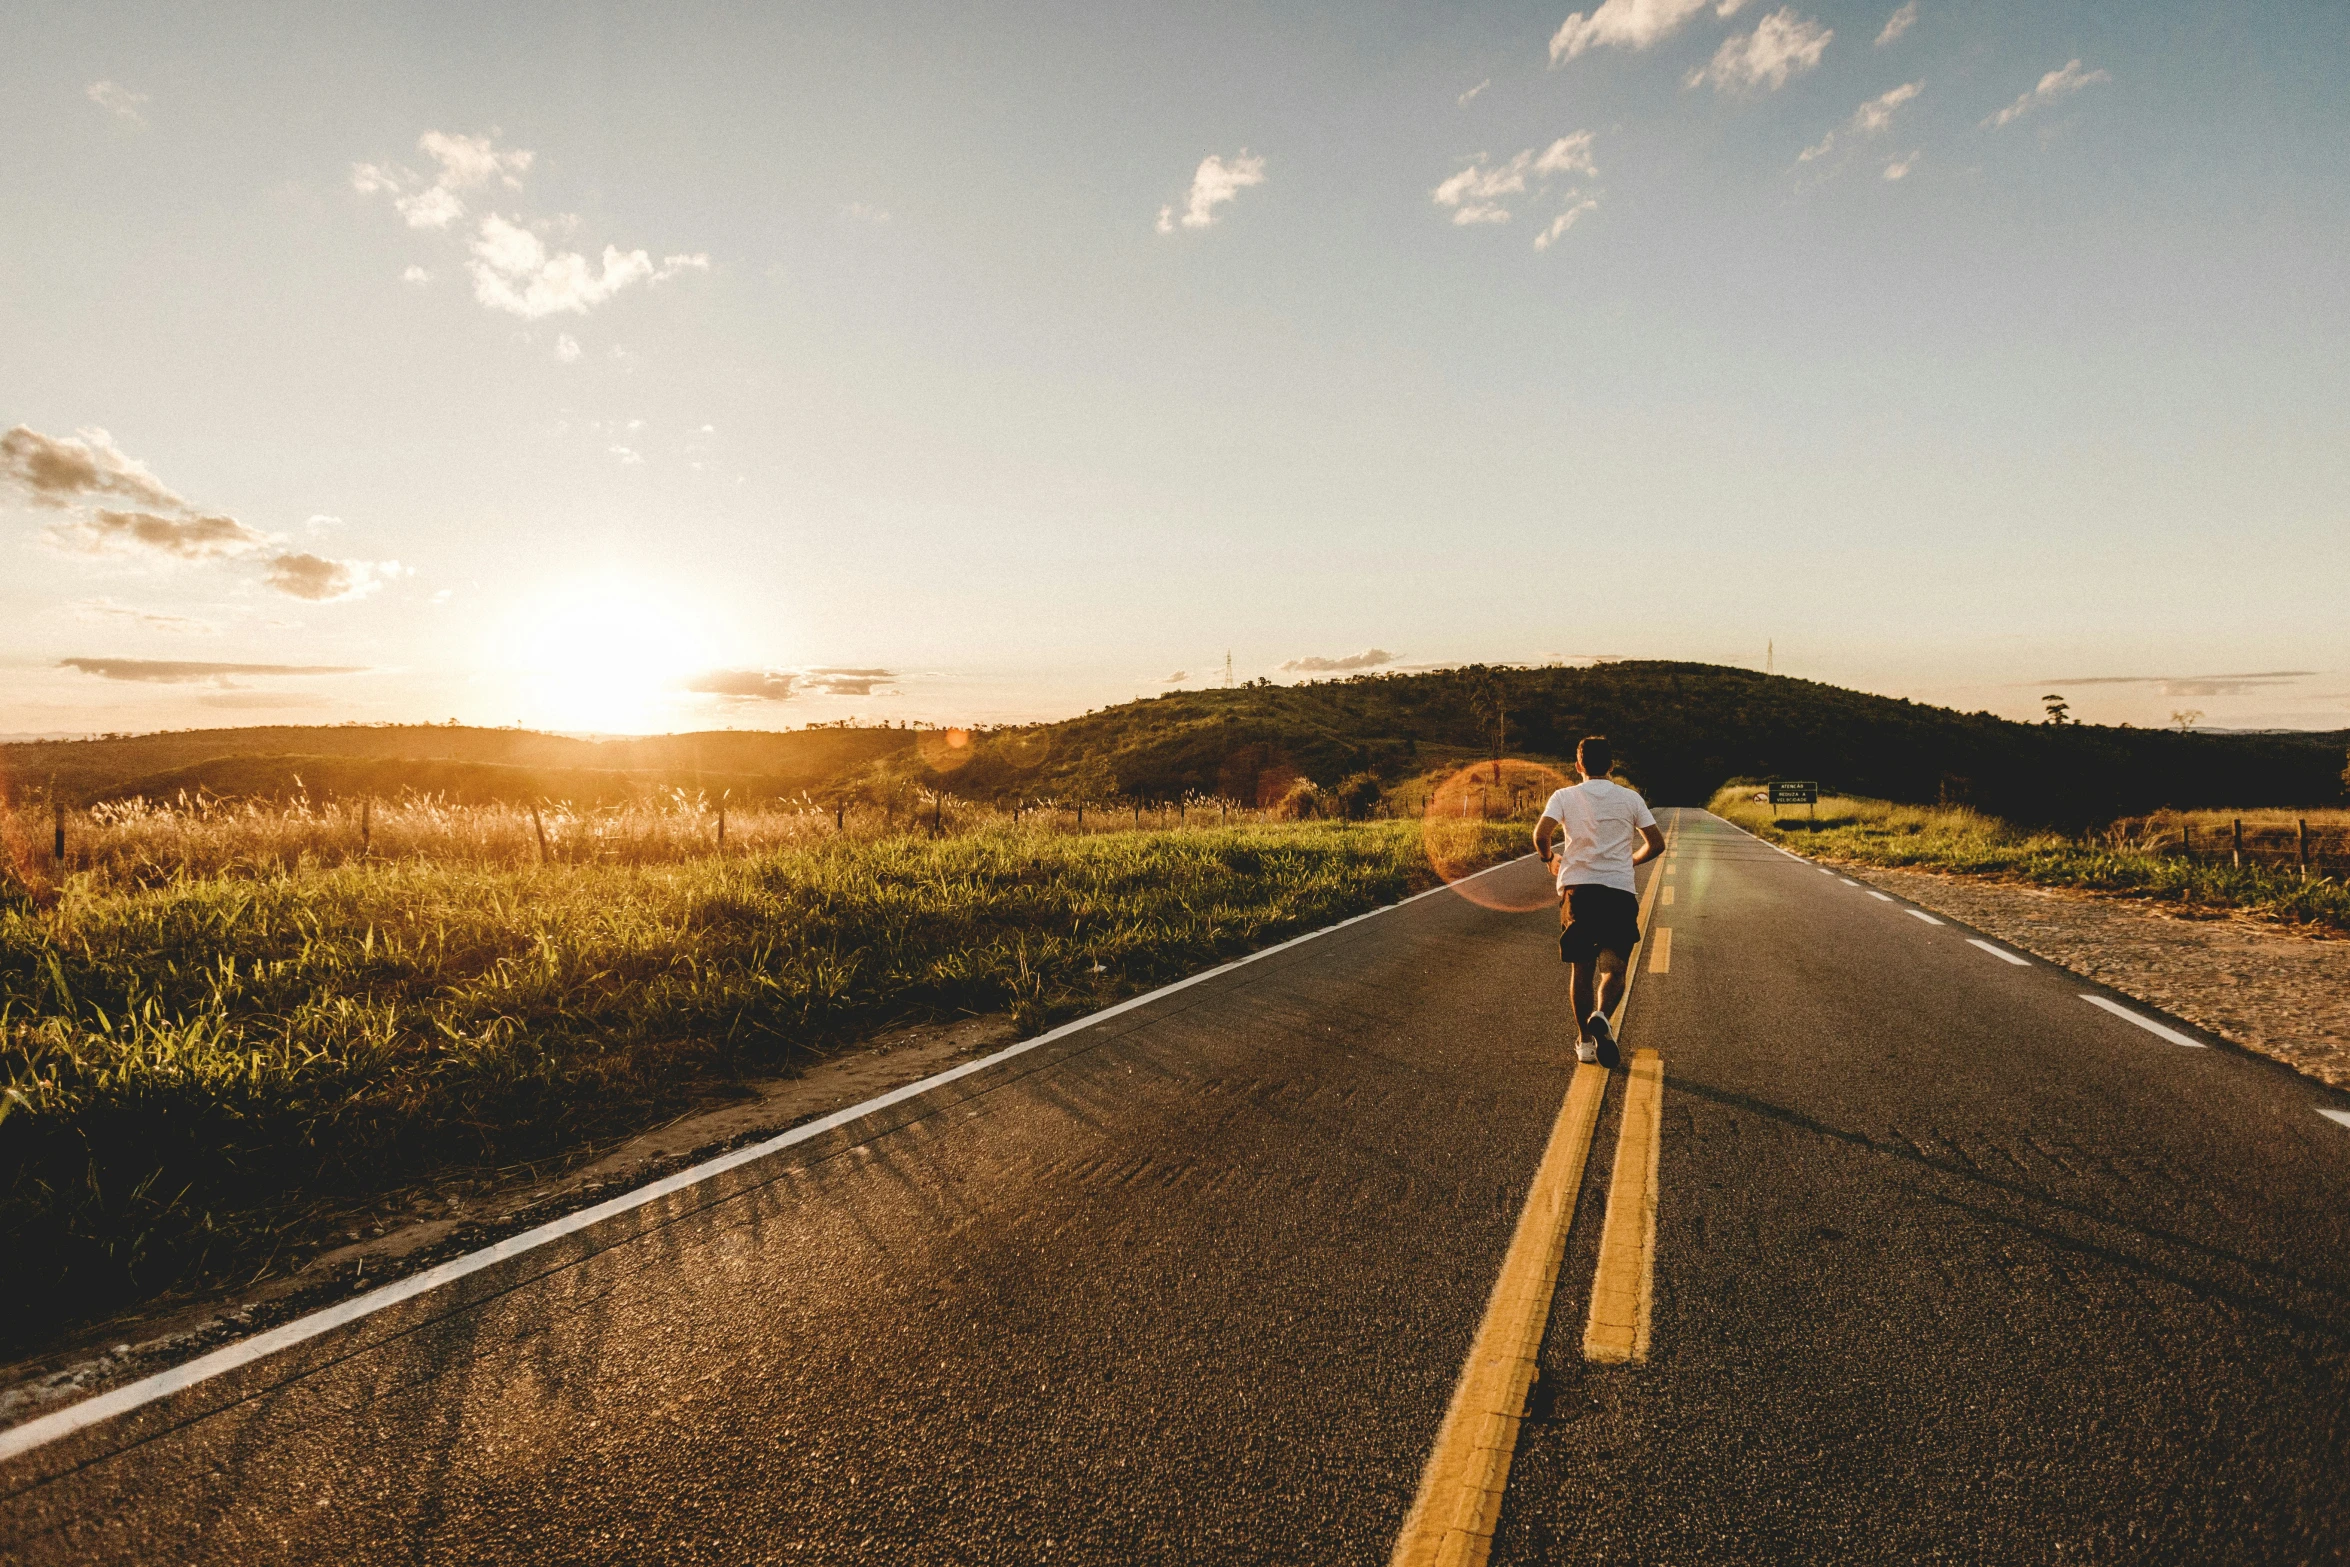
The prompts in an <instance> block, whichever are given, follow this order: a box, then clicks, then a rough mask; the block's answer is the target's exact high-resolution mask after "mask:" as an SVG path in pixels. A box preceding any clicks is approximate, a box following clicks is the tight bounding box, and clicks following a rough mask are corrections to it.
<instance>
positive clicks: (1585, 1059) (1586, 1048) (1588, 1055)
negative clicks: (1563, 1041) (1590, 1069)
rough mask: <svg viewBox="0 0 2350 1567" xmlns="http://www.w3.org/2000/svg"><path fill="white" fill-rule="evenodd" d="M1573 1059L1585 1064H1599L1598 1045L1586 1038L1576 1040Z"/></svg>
mask: <svg viewBox="0 0 2350 1567" xmlns="http://www.w3.org/2000/svg"><path fill="white" fill-rule="evenodd" d="M1575 1059H1576V1060H1578V1061H1580V1062H1582V1063H1583V1064H1584V1065H1586V1066H1597V1065H1598V1064H1599V1046H1597V1045H1595V1044H1593V1043H1592V1042H1591V1041H1590V1040H1588V1039H1578V1040H1576V1041H1575Z"/></svg>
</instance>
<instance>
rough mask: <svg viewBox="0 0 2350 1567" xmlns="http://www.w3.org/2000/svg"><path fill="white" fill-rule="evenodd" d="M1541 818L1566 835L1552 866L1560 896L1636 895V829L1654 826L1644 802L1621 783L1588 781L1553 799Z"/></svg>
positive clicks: (1602, 779)
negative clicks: (1592, 890)
mask: <svg viewBox="0 0 2350 1567" xmlns="http://www.w3.org/2000/svg"><path fill="white" fill-rule="evenodd" d="M1542 814H1543V815H1544V816H1547V817H1548V818H1550V819H1551V820H1552V821H1554V822H1556V823H1558V824H1559V825H1560V826H1561V827H1563V828H1565V829H1566V831H1567V838H1566V842H1564V843H1563V844H1561V845H1560V846H1559V854H1558V859H1557V861H1556V862H1555V864H1556V865H1557V868H1558V885H1559V890H1560V891H1562V892H1563V891H1565V890H1566V889H1567V888H1569V887H1614V888H1617V889H1618V890H1620V891H1623V892H1631V891H1633V890H1635V884H1634V882H1633V879H1632V846H1633V845H1634V844H1636V843H1638V842H1639V841H1640V829H1641V828H1643V827H1654V826H1655V825H1656V818H1655V817H1654V816H1651V815H1650V814H1649V813H1648V802H1647V801H1645V800H1643V799H1641V798H1640V796H1639V795H1637V794H1635V793H1633V792H1632V791H1631V790H1629V789H1627V788H1625V787H1624V786H1623V785H1622V784H1620V783H1615V782H1612V781H1611V780H1609V779H1606V778H1593V779H1590V780H1588V781H1586V782H1583V783H1579V784H1576V785H1574V786H1573V787H1572V788H1568V789H1561V790H1559V791H1558V792H1557V793H1556V794H1553V795H1552V796H1551V797H1550V803H1549V804H1548V805H1546V806H1544V807H1543V808H1542Z"/></svg>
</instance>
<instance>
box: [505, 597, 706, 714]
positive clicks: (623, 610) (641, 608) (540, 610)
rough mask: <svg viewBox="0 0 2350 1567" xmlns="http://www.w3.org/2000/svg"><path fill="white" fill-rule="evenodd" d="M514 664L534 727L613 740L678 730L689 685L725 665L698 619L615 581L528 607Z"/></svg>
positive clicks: (513, 635)
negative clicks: (615, 735)
mask: <svg viewBox="0 0 2350 1567" xmlns="http://www.w3.org/2000/svg"><path fill="white" fill-rule="evenodd" d="M506 654H507V657H506V665H507V667H508V668H509V669H511V670H512V671H513V672H514V674H515V676H516V678H517V681H518V683H519V685H520V692H519V697H520V700H521V701H522V702H523V703H524V704H525V707H524V711H523V714H522V716H524V717H526V718H527V720H528V721H529V722H531V723H532V724H534V725H540V726H545V727H551V728H560V729H588V730H606V731H614V732H632V731H640V730H647V729H655V728H663V727H667V726H668V725H670V724H671V723H673V722H674V721H675V719H676V718H677V716H678V713H679V710H680V708H681V707H682V706H683V704H684V701H685V698H684V694H683V692H682V691H681V689H680V687H681V685H682V683H683V682H684V680H685V679H686V677H687V676H689V675H691V674H693V673H695V672H696V671H698V670H702V669H707V668H709V667H710V666H711V665H712V664H713V663H715V662H716V661H717V659H716V650H715V646H714V644H713V643H712V641H711V639H710V637H709V635H708V633H707V632H706V631H705V630H704V629H703V627H702V626H701V625H700V624H698V623H697V622H696V620H695V619H694V618H693V617H692V616H690V615H688V614H687V613H686V612H685V611H684V610H682V609H681V608H679V607H678V606H677V605H676V604H675V603H673V602H671V601H669V600H667V599H665V598H663V597H662V596H661V595H659V594H658V593H656V592H654V591H652V590H649V589H647V588H644V587H641V586H639V585H637V584H635V583H631V582H626V581H622V580H619V579H615V578H599V579H596V580H593V581H589V582H583V583H577V584H573V585H571V586H569V587H565V588H562V589H559V590H556V591H554V592H551V593H549V594H547V595H545V596H544V597H542V598H540V599H537V600H535V601H533V602H531V603H530V604H528V605H526V606H525V607H524V608H523V609H522V610H521V611H520V612H519V613H518V614H517V615H516V616H515V618H514V621H513V623H512V625H511V628H510V631H509V639H508V646H507V649H506Z"/></svg>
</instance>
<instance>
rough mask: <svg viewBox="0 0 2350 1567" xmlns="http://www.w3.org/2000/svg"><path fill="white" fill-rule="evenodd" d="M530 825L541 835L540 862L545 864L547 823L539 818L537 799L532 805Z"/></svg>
mask: <svg viewBox="0 0 2350 1567" xmlns="http://www.w3.org/2000/svg"><path fill="white" fill-rule="evenodd" d="M530 826H531V830H532V831H533V832H535V833H537V834H538V835H539V863H540V864H541V865H544V864H546V863H547V824H546V823H545V822H543V821H540V820H539V808H538V802H536V801H535V800H534V801H533V802H531V807H530Z"/></svg>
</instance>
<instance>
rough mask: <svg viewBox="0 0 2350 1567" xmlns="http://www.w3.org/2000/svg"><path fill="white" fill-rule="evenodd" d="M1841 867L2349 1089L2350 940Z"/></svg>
mask: <svg viewBox="0 0 2350 1567" xmlns="http://www.w3.org/2000/svg"><path fill="white" fill-rule="evenodd" d="M1839 868H1840V869H1842V870H1843V871H1844V872H1845V874H1847V875H1849V876H1853V877H1855V878H1857V879H1859V880H1861V881H1865V882H1868V883H1870V884H1871V885H1872V886H1876V887H1881V888H1883V889H1884V890H1885V891H1887V892H1890V893H1894V894H1896V895H1898V896H1900V897H1903V898H1907V899H1909V900H1910V901H1911V902H1912V903H1915V904H1918V905H1919V906H1921V907H1923V908H1929V909H1933V910H1935V911H1936V912H1938V913H1943V914H1948V915H1949V916H1951V917H1952V918H1953V919H1960V920H1964V921H1966V922H1967V923H1968V924H1969V925H1972V926H1974V927H1975V928H1976V929H1977V930H1981V931H1985V932H1988V933H1989V934H1991V935H1994V936H1997V937H1998V938H1999V939H2000V940H2001V941H2004V942H2008V943H2010V944H2011V945H2013V946H2014V947H2015V948H2017V950H2019V951H2023V952H2029V953H2031V954H2032V955H2033V956H2035V957H2039V958H2045V959H2046V960H2047V961H2049V962H2051V963H2055V964H2060V965H2062V966H2063V967H2065V968H2068V969H2071V970H2072V971H2073V972H2074V973H2076V974H2080V975H2083V976H2085V977H2087V978H2089V979H2093V980H2096V981H2097V982H2098V983H2099V984H2102V985H2110V986H2112V987H2113V988H2114V989H2116V990H2118V991H2121V992H2123V993H2124V994H2127V995H2132V996H2136V997H2138V998H2139V999H2140V1000H2142V1001H2145V1002H2148V1003H2150V1004H2151V1005H2154V1006H2158V1007H2160V1008H2162V1009H2163V1010H2164V1011H2166V1012H2169V1013H2170V1014H2172V1015H2173V1016H2175V1017H2181V1018H2185V1019H2186V1020H2187V1021H2188V1022H2190V1023H2193V1024H2194V1025H2195V1026H2196V1027H2198V1028H2202V1029H2206V1030H2209V1031H2210V1032H2211V1033H2214V1034H2217V1035H2219V1036H2220V1037H2221V1038H2223V1039H2228V1040H2232V1041H2234V1042H2235V1043H2236V1044H2239V1045H2242V1046H2244V1047H2245V1048H2246V1049H2248V1050H2256V1051H2258V1052H2260V1053H2261V1054H2262V1055H2264V1056H2270V1057H2273V1058H2275V1059H2276V1060H2279V1061H2282V1062H2284V1063H2285V1064H2286V1065H2287V1066H2289V1067H2291V1068H2293V1069H2294V1070H2295V1071H2297V1072H2300V1073H2303V1074H2304V1075H2306V1076H2309V1077H2313V1078H2316V1079H2317V1080H2318V1081H2319V1082H2321V1083H2328V1084H2331V1085H2332V1086H2334V1087H2336V1088H2350V941H2344V940H2339V939H2331V938H2323V937H2317V936H2309V935H2303V934H2301V933H2299V932H2297V931H2293V930H2288V929H2285V928H2284V927H2282V926H2278V925H2275V924H2272V923H2269V922H2266V921H2263V920H2258V919H2253V918H2250V917H2248V916H2245V915H2240V914H2229V915H2207V916H2206V917H2202V918H2182V917H2181V915H2180V914H2179V913H2178V912H2176V911H2174V910H2171V909H2167V908H2164V907H2161V906H2157V905H2153V904H2147V903H2141V902H2136V901H2133V900H2130V899H2126V898H2101V897H2097V896H2094V895H2092V894H2088V893H2077V892H2065V891H2060V890H2053V889H2050V888H2044V887H2032V886H2027V885H2024V884H2023V883H2020V882H2005V881H1992V880H1984V879H1978V878H1975V877H1968V876H1943V875H1937V874H1934V873H1932V872H1929V871H1901V870H1887V869H1884V868H1882V867H1878V866H1867V865H1850V864H1847V865H1842V866H1840V867H1839Z"/></svg>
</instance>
